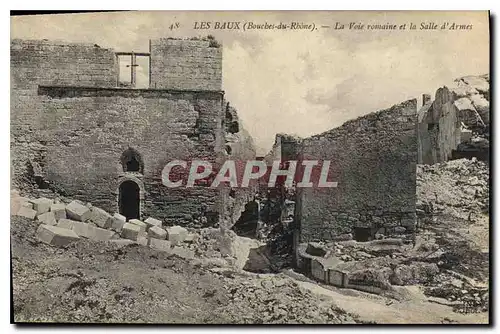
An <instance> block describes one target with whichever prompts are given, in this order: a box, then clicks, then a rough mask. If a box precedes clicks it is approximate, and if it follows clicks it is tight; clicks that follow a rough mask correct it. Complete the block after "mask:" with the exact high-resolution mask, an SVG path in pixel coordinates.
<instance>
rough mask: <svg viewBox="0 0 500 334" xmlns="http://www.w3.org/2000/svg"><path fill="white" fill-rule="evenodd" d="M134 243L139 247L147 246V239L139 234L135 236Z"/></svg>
mask: <svg viewBox="0 0 500 334" xmlns="http://www.w3.org/2000/svg"><path fill="white" fill-rule="evenodd" d="M136 242H137V244H139V245H142V246H147V245H148V238H147V236H146V235H144V234H141V233H139V235H138V236H137V240H136Z"/></svg>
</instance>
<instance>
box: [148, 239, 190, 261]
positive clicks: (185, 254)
mask: <svg viewBox="0 0 500 334" xmlns="http://www.w3.org/2000/svg"><path fill="white" fill-rule="evenodd" d="M151 240H152V239H151ZM170 253H172V254H175V255H177V256H178V257H180V258H183V259H186V260H191V259H194V257H195V256H194V251H192V250H191V249H187V248H183V247H178V246H175V247H174V248H172V249H171V250H170Z"/></svg>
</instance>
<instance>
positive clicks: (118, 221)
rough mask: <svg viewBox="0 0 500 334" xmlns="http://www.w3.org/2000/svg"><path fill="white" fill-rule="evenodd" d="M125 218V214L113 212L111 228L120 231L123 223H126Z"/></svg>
mask: <svg viewBox="0 0 500 334" xmlns="http://www.w3.org/2000/svg"><path fill="white" fill-rule="evenodd" d="M126 220H127V219H126V218H125V216H122V215H121V214H119V213H115V214H114V215H113V217H112V221H111V229H112V230H113V231H116V232H118V233H120V232H121V231H122V228H123V225H125V223H126Z"/></svg>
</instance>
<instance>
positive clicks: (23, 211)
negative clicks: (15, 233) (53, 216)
mask: <svg viewBox="0 0 500 334" xmlns="http://www.w3.org/2000/svg"><path fill="white" fill-rule="evenodd" d="M16 216H20V217H25V218H28V219H35V216H36V211H35V210H33V209H30V208H27V207H21V208H19V210H17V213H16Z"/></svg>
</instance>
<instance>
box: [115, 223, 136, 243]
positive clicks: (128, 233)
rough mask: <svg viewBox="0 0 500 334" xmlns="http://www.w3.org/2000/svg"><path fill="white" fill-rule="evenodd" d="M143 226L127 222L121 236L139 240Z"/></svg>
mask: <svg viewBox="0 0 500 334" xmlns="http://www.w3.org/2000/svg"><path fill="white" fill-rule="evenodd" d="M140 231H141V227H140V226H138V225H135V224H132V223H125V225H123V228H122V231H121V234H120V235H121V237H122V238H125V239H130V240H134V241H137V237H138V236H139V232H140Z"/></svg>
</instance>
